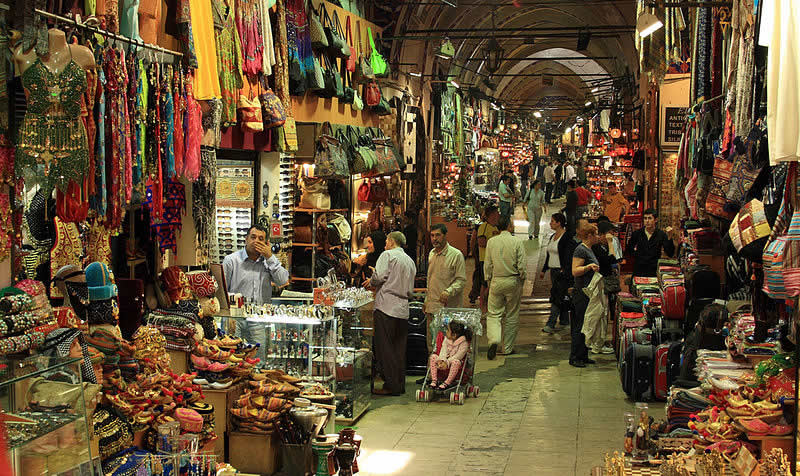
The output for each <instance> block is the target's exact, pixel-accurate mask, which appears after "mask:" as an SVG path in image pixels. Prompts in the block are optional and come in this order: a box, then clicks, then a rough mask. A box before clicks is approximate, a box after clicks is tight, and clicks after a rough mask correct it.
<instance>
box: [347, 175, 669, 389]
mask: <svg viewBox="0 0 800 476" xmlns="http://www.w3.org/2000/svg"><path fill="white" fill-rule="evenodd" d="M519 171H520V173H519V176H517V175H515V174H513V173H511V172H510V171H507V172H506V173H505V174H504V175H503V176H502V177H501V180H500V183H499V184H498V189H497V192H498V197H499V201H498V204H497V205H495V204H491V203H490V204H488V205H487V206H485V208H484V209H483V214H482V222H481V224H480V225H479V226H478V227H477V228H476V229H475V231H474V235H473V240H472V241H473V243H474V244H475V249H474V255H475V257H476V264H475V268H474V272H473V275H472V286H471V290H470V292H469V295H468V297H469V302H470V303H471V304H473V305H474V304H475V303H476V301H479V307H480V309H481V311H482V315H484V316H485V318H486V330H487V338H488V344H489V346H488V350H487V357H488V358H489V359H490V360H491V359H495V358H496V356H497V355H509V354H513V353H514V343H515V341H516V337H517V331H518V327H519V314H520V303H521V298H522V289H523V286H524V283H525V281H526V280H527V279H528V265H527V264H528V259H529V257H528V253H527V251H526V248H525V246H524V243H525V240H523V239H520V238H518V237H516V236H514V219H513V215H514V210H515V208H516V206H517V205H522V209H523V211H525V212H526V214H527V217H528V221H529V227H528V239H529V240H533V239H536V240H537V241H538V240H539V237H540V234H541V235H542V240H541V242H540V245H541V246H540V248H539V252H540V253H541V256H540V259H539V263H541V267H540V269H539V273H538V275H539V276H538V277H539V280H540V281H543V280H544V279H545V277H546V275H547V274H549V275H550V284H551V287H550V296H549V302H550V315H549V318H548V320H547V323H546V324H545V326H544V327H543V329H542V332H545V333H550V334H553V333H556V332H559V331H561V330H563V329H566V328H569V333H570V342H571V345H570V352H569V363H570V365H572V366H575V367H585V366H586V365H589V364H594V363H595V361H594V359H593V358H592V357H591V355H592V354H595V355H597V354H611V353H613V349H612V348H611V347H609V346H608V345H607V344H606V341H605V337H606V332H607V325H608V322H609V317H610V316H611V310H612V309H614V307H615V300H616V295H617V293H619V292H620V290H621V282H620V268H621V265H623V264H624V263H625V259H624V257H626V256H628V257H632V259H633V276H655V274H656V269H657V262H658V259H659V258H660V257H661V256H662V253H665V254H666V255H667V256H672V255H673V254H674V253H675V242H674V238H675V237H674V236H673V233H672V229H671V228H670V227H667V228H666V229H664V230H661V229H659V228H658V227H657V219H658V216H657V213H656V211H655V210H653V209H648V210H645V211H644V213H643V224H644V226H643V228H641V229H640V230H638V231H636V232H634V233H632V234H631V236H630V239H629V240H628V242H627V243H626V245H627V246H626V248H625V250H623V246H622V244H621V243H620V240H619V238H618V234H617V233H618V230H617V225H616V223H620V222H621V221H622V219H623V218H624V217H625V216H626V214H628V213H629V211H630V210H629V209H630V202H629V199H628V198H627V197H626V196H625V195H624V194H623V193H622V192H621V191H620V190H618V188H617V186H616V185H615V184H613V183H609V184H608V185H607V187H606V193H605V194H604V195H603V196H602V198H601V199H600V201H601V203H602V205H603V212H604V215H603V216H601V217H599V218H598V219H597V220H596V221H595V222H594V223H590V222H589V221H588V220H587V219H586V215H587V212H588V205H589V203H590V201H591V194H590V193H589V191H588V190H587V189H586V188H585V187H584V184H585V183H586V173H585V170H584V168H583V164H582V163H581V161H575V163H574V165H573V163H572V162H571V161H566V162H564V163H558V164H555V163H553V162H550V163H547V162H545V161H544V160H539V161H537V162H536V163H535V164H523V165H522V166H521V167H520V168H519ZM517 182H519V184H520V186H521V189H517V188H516V184H517ZM562 187H563V188H562ZM562 196H564V206H563V208H562V209H561V210H560V211H558V212H556V213H553V214H552V215H551V217H550V221H549V225H550V226H549V228H550V232H549V233H544V234H542V233H541V231H540V227H539V223H540V221H541V220H542V217H543V215H544V213H545V212H546V210H547V205H548V204H551V203H552V202H553V200H557V199H559V198H561V197H562ZM518 200H519V201H518ZM410 221H411V220H409V223H410ZM404 231H406V230H404ZM408 231H409V232H411V231H412V229H411V228H408ZM429 233H430V244H431V248H432V249H431V250H430V252H429V253H428V255H427V261H426V264H427V274H426V279H427V290H426V294H425V301H424V305H423V309H424V312H425V314H426V317H427V322H428V327H429V328H430V325H431V321H432V318H433V316H434V315H435V313H436V312H437V311H438V310H439V309H441V308H442V307H449V308H453V307H462V306H463V305H464V292H465V287H466V281H467V280H466V266H465V259H464V254H463V253H462V252H461V251H460V250H459V249H458V248H456V247H455V246H452V245H451V244H450V243H449V240H448V228H447V226H446V225H444V224H435V225H433V226H431V228H430V232H429ZM414 234H415V235H416V228H414ZM414 239H416V236H414ZM407 240H408V238H407V237H406V236H405V235H404V234H403V233H402V232H400V231H395V232H392V233H390V234H389V235H388V236H384V235H383V233H381V232H375V233H373V234H372V235H370V237H369V238H367V240H366V247H367V250H368V253H367V254H366V255H365V256H364V257H363V258H361V261H358V263H359V264H362V269H363V273H362V275H361V278H362V279H363V285H364V286H366V287H369V288H372V289H374V290H375V291H376V297H375V312H374V318H375V323H374V326H375V335H374V340H373V346H374V351H375V359H376V372H377V374H378V375H379V376H380V377H382V379H383V382H384V385H383V387H382V388H378V387H376V388H375V390H374V393H376V394H379V395H398V394H402V393H404V391H405V366H404V362H405V342H406V337H407V334H408V317H409V305H408V302H409V300H410V299H411V298H412V293H413V289H414V282H415V276H416V272H417V268H416V262H415V255H414V254H413V253H411V252H409V251H410V250H409V247H408V246H407ZM404 248H405V250H404ZM414 248H416V247H415V246H414ZM623 251H624V252H623ZM462 327H463V326H462ZM462 327H459V326H455V327H452V326H451V327H450V328H448V329H447V332H446V335H445V337H444V341H443V342H444V343H443V346H442V347H441V348H440V349H439V350H438V351H436V350H434V349H431V352H430V354H431V355H430V357H429V366H430V369H431V375H437V374H438V375H440V376H442V375H446V377H442V379H443V380H442V381H441V382H439V381H438V380H437V378H436V377H434V378H433V379H432V381H433V383H434V386H436V387H437V388H439V387H441V388H445V387H447V386H448V385H450V384H451V383H452V382H453V379H454V376H455V375H456V372H458V369H459V368H460V365H461V364H460V362H461V359H462V358H463V354H464V353H465V348H466V347H465V344H464V342H465V339H468V338H469V335H468V334H469V333H468V330H465V329H463V328H462ZM429 331H432V329H429ZM439 371H443V372H444V373H440V372H439ZM421 380H423V379H421Z"/></svg>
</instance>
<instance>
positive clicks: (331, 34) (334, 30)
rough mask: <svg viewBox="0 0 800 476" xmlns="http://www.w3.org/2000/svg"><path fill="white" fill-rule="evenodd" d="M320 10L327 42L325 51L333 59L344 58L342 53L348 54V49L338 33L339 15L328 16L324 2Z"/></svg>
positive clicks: (342, 37) (342, 36)
mask: <svg viewBox="0 0 800 476" xmlns="http://www.w3.org/2000/svg"><path fill="white" fill-rule="evenodd" d="M320 10H321V12H322V13H321V16H322V25H323V27H322V28H323V30H325V37H326V38H327V40H328V49H327V51H328V52H329V53H330V54H332V55H333V56H335V57H344V56H345V54H344V53H345V52H349V50H350V47H349V46H347V42H346V41H345V39H344V35H342V34H340V33H339V31H340V30H341V28H342V27H341V24H340V23H339V15H338V14H337V13H336V12H334V13H333V17H331V16H330V15H329V14H328V9H327V8H325V2H324V1H323V2H321V3H320ZM337 24H338V25H337Z"/></svg>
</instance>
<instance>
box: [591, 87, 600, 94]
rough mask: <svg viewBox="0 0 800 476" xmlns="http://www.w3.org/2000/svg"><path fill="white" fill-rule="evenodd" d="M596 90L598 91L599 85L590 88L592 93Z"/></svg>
mask: <svg viewBox="0 0 800 476" xmlns="http://www.w3.org/2000/svg"><path fill="white" fill-rule="evenodd" d="M597 91H600V87H599V86H595V87H593V88H592V92H593V93H596V92H597Z"/></svg>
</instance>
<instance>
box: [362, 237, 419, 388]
mask: <svg viewBox="0 0 800 476" xmlns="http://www.w3.org/2000/svg"><path fill="white" fill-rule="evenodd" d="M405 244H406V237H405V235H403V234H402V233H400V232H399V231H393V232H391V233H389V236H387V237H386V251H384V252H383V253H381V255H380V256H379V257H378V262H377V263H376V264H375V269H374V270H373V271H374V272H373V273H372V277H371V278H370V279H368V280H366V281H364V287H371V288H375V289H376V290H377V291H376V293H375V310H374V311H373V322H374V335H373V341H372V346H373V348H374V350H375V363H376V367H377V368H376V369H375V372H378V373H382V374H383V378H384V383H383V388H382V389H378V388H376V389H374V390H373V391H372V393H374V394H376V395H402V394H403V393H405V391H406V390H405V389H406V339H407V338H408V300H409V299H410V298H411V294H412V293H413V292H414V277H415V276H416V274H417V266H416V265H415V264H414V261H413V260H412V259H411V258H410V257H409V256H408V255H407V254H406V252H405V251H404V250H403V246H404V245H405Z"/></svg>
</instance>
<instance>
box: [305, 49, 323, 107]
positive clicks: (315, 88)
mask: <svg viewBox="0 0 800 476" xmlns="http://www.w3.org/2000/svg"><path fill="white" fill-rule="evenodd" d="M313 62H314V69H313V71H309V73H308V75H306V79H307V80H308V89H310V90H311V91H312V92H313V93H314V94H316V95H317V96H319V91H320V90H324V89H325V74H324V73H323V71H322V66H321V65H320V62H319V59H318V58H317V57H316V56H315V57H314V59H313ZM322 97H324V96H322Z"/></svg>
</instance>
